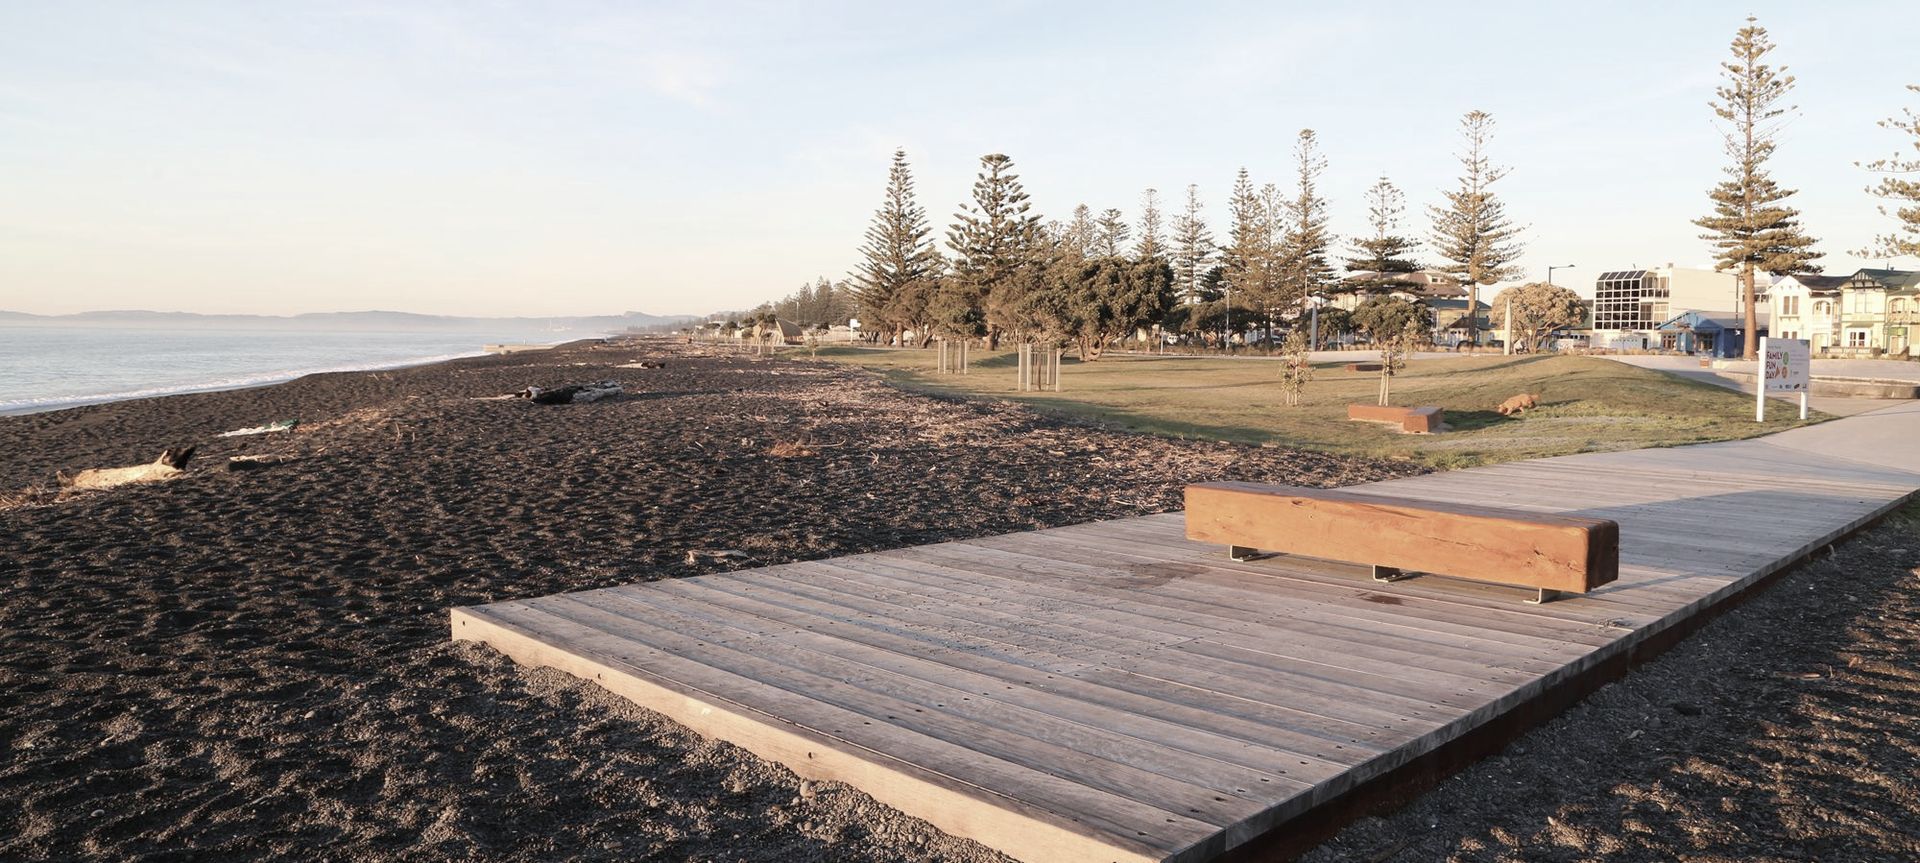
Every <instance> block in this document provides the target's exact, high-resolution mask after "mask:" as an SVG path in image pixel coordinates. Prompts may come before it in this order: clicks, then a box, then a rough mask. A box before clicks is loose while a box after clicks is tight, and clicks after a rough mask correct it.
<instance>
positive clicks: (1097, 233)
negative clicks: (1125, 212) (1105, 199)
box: [1093, 209, 1133, 258]
mask: <svg viewBox="0 0 1920 863" xmlns="http://www.w3.org/2000/svg"><path fill="white" fill-rule="evenodd" d="M1093 227H1094V231H1093V237H1094V240H1093V251H1094V254H1096V255H1099V256H1100V257H1103V258H1118V257H1121V256H1122V255H1125V254H1126V253H1127V238H1128V237H1131V236H1133V228H1131V227H1129V226H1128V225H1127V220H1126V217H1125V216H1122V215H1120V211H1119V210H1111V209H1110V210H1107V211H1105V212H1103V213H1101V214H1100V220H1099V221H1097V222H1095V223H1094V226H1093Z"/></svg>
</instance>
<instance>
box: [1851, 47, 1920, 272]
mask: <svg viewBox="0 0 1920 863" xmlns="http://www.w3.org/2000/svg"><path fill="white" fill-rule="evenodd" d="M1907 89H1909V90H1912V91H1913V92H1915V93H1920V85H1915V84H1908V85H1907ZM1880 126H1881V128H1885V129H1892V130H1894V131H1896V132H1900V133H1903V134H1905V135H1906V136H1907V138H1908V141H1907V143H1908V144H1911V145H1913V148H1914V149H1915V150H1920V112H1915V111H1914V110H1913V109H1912V108H1904V109H1902V110H1901V116H1899V117H1890V118H1888V119H1885V120H1881V121H1880ZM1861 167H1863V168H1866V169H1867V170H1869V171H1874V172H1876V173H1881V174H1886V175H1888V176H1885V177H1881V178H1880V182H1879V183H1877V184H1875V185H1873V186H1869V187H1867V194H1869V195H1872V196H1874V197H1876V198H1880V199H1882V200H1887V201H1895V202H1898V203H1899V204H1904V205H1905V206H1898V207H1896V209H1895V210H1894V211H1893V212H1892V213H1888V212H1887V208H1886V207H1885V206H1884V205H1883V206H1881V207H1880V213H1881V214H1882V215H1890V216H1892V217H1893V218H1894V219H1895V220H1897V221H1898V222H1899V224H1898V226H1897V227H1895V228H1894V231H1893V233H1891V234H1888V235H1886V236H1884V237H1875V238H1873V245H1872V246H1870V247H1868V248H1867V249H1864V250H1862V251H1860V252H1858V253H1857V254H1858V255H1860V257H1863V258H1877V257H1882V256H1884V257H1889V258H1892V257H1899V256H1901V255H1912V256H1915V257H1920V179H1909V178H1908V177H1907V176H1906V175H1910V174H1920V159H1903V158H1901V157H1900V153H1899V152H1898V151H1896V152H1895V153H1894V154H1893V155H1892V156H1890V157H1888V158H1885V159H1879V160H1876V161H1873V162H1868V163H1867V164H1865V165H1862V166H1861Z"/></svg>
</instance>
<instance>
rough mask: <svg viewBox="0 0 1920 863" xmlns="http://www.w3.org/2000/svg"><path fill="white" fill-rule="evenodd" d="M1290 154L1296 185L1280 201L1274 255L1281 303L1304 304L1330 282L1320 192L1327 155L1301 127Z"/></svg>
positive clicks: (1330, 264) (1329, 234)
mask: <svg viewBox="0 0 1920 863" xmlns="http://www.w3.org/2000/svg"><path fill="white" fill-rule="evenodd" d="M1293 155H1294V162H1295V170H1296V171H1297V175H1296V177H1295V182H1296V184H1297V186H1296V188H1295V190H1294V196H1293V198H1291V199H1289V200H1287V201H1286V202H1284V203H1283V204H1282V205H1281V208H1282V209H1281V219H1282V221H1283V223H1284V224H1283V225H1282V229H1281V237H1280V251H1279V255H1278V257H1279V259H1280V260H1281V262H1282V267H1283V279H1282V281H1283V282H1284V283H1285V289H1284V291H1283V296H1282V305H1283V306H1284V307H1287V308H1296V307H1298V308H1304V303H1305V301H1306V298H1308V297H1312V296H1317V295H1319V294H1320V293H1321V292H1322V291H1324V290H1326V289H1327V288H1328V287H1329V286H1331V285H1332V284H1333V283H1334V279H1335V276H1334V270H1333V262H1332V261H1331V260H1330V259H1329V251H1330V249H1331V248H1332V247H1333V232H1332V231H1331V230H1329V229H1328V227H1327V223H1328V221H1329V220H1328V216H1327V199H1326V198H1325V197H1323V196H1321V194H1320V175H1321V174H1322V173H1324V172H1325V171H1326V170H1327V158H1326V156H1324V155H1322V154H1321V153H1320V139H1319V136H1317V135H1315V134H1314V132H1313V130H1312V129H1301V130H1300V137H1299V139H1298V140H1296V141H1295V142H1294V147H1293Z"/></svg>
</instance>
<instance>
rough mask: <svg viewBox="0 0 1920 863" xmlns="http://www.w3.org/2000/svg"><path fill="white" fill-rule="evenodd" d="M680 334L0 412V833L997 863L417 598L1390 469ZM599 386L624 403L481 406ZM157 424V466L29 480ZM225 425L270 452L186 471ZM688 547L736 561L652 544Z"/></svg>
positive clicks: (76, 845) (147, 855)
mask: <svg viewBox="0 0 1920 863" xmlns="http://www.w3.org/2000/svg"><path fill="white" fill-rule="evenodd" d="M701 353H702V352H701V351H700V349H697V348H689V347H669V346H666V345H659V344H655V345H643V346H639V347H632V348H601V347H593V346H585V345H581V346H574V347H569V348H565V349H560V350H555V351H549V352H543V353H538V354H523V355H513V356H505V357H491V358H479V359H472V360H461V361H456V362H452V363H445V364H439V365H434V366H426V367H420V368H415V369H406V370H398V371H389V372H371V373H351V374H333V375H316V376H313V377H309V378H303V379H301V380H298V381H293V382H290V383H287V384H283V385H280V386H274V387H263V388H258V389H248V390H237V391H231V392H223V393H207V394H197V395H185V396H176V397H171V398H164V399H150V400H142V401H132V402H122V403H116V404H110V405H99V406H93V407H84V408H76V409H73V410H66V411H58V412H52V413H44V414H34V415H28V416H15V417H0V452H6V453H7V454H8V457H7V458H6V459H5V460H4V461H0V493H5V497H4V498H0V745H3V746H4V747H5V750H6V753H7V758H6V761H5V762H4V764H0V859H5V860H62V861H64V860H126V859H145V860H170V859H178V860H229V859H269V858H270V859H327V860H355V861H361V860H374V861H384V860H632V859H642V860H690V859H691V860H767V861H776V860H777V861H794V860H900V861H908V860H949V861H986V860H999V859H1004V858H1000V857H999V856H998V855H996V854H994V853H993V852H990V851H988V850H986V849H984V848H982V847H981V846H979V845H976V844H973V843H970V842H963V841H960V840H956V839H953V838H951V837H947V836H945V835H943V834H941V833H939V832H937V831H935V830H933V829H932V828H930V827H928V826H927V825H926V824H924V823H923V822H920V821H917V820H915V819H910V818H907V817H905V816H903V815H901V814H899V813H897V812H895V811H893V810H891V809H888V808H886V807H883V806H880V805H878V804H876V803H874V802H873V801H872V800H871V799H869V798H867V797H866V796H865V795H863V794H860V793H858V792H856V791H853V790H852V789H850V788H847V787H845V786H841V785H837V784H827V785H820V784H815V783H807V782H802V781H800V780H799V779H798V778H797V777H795V776H794V775H793V774H792V773H790V772H788V771H787V770H786V769H785V768H782V767H780V766H778V765H773V764H769V763H767V762H764V761H761V760H759V759H757V758H754V757H753V756H751V755H749V754H747V753H746V752H744V751H742V750H739V749H736V748H734V747H732V746H729V745H726V744H722V743H715V742H712V741H707V740H702V739H700V738H698V737H697V736H695V735H693V734H692V733H690V732H688V731H686V730H685V729H683V728H681V727H679V726H677V725H675V724H673V723H671V722H668V721H666V720H664V719H662V718H661V717H659V716H658V715H656V714H653V713H650V712H648V711H645V710H642V709H640V708H638V707H635V706H633V705H631V704H629V703H627V702H625V701H623V700H621V699H618V698H615V697H613V696H610V695H607V694H605V693H604V692H603V691H601V690H599V689H597V688H596V687H593V686H590V685H587V684H584V683H581V682H579V681H576V680H574V679H573V678H570V677H566V676H563V675H560V674H557V673H554V672H550V671H534V670H528V669H523V668H520V667H518V666H515V665H514V664H512V663H511V662H509V661H507V660H506V659H504V658H503V657H501V656H500V655H498V654H496V653H494V652H492V651H491V650H488V649H486V648H481V647H477V646H474V645H471V644H461V645H455V644H452V643H450V642H449V641H448V639H447V631H446V627H447V622H446V620H447V619H446V609H447V608H448V607H450V606H456V605H470V604H477V603H484V602H491V601H496V600H502V599H509V598H514V597H524V596H537V595H544V594H549V593H555V592H560V591H569V590H583V589H590V588H597V587H606V586H611V585H616V584H623V583H631V582H636V581H644V580H649V579H659V578H673V577H680V576H686V575H692V574H697V573H702V572H709V571H714V570H717V569H726V568H737V567H741V566H754V565H763V564H769V563H779V562H785V561H790V560H799V559H808V558H819V557H826V556H832V555H843V554H851V553H856V552H863V551H871V550H876V549H882V548H893V547H899V546H905V545H915V544H921V543H928V542H935V541H940V540H947V539H956V538H962V537H971V536H980V535H986V534H994V533H1004V532H1009V531H1017V530H1027V529H1032V528H1039V527H1049V526H1057V525H1063V524H1071V523H1076V522H1084V521H1090V520H1094V519H1103V518H1113V517H1119V516H1128V515H1136V514H1142V513H1148V512H1158V511H1165V510H1168V509H1172V508H1177V507H1178V506H1179V500H1180V488H1181V486H1182V485H1183V484H1184V483H1186V482H1188V481H1193V480H1204V479H1215V478H1225V477H1227V476H1228V475H1229V474H1231V475H1234V476H1240V477H1246V478H1254V479H1264V480H1270V481H1276V482H1291V483H1297V484H1308V485H1323V486H1330V485H1342V484H1348V483H1354V482H1363V481H1368V480H1374V479H1382V478H1387V477H1392V476H1399V475H1405V474H1408V473H1413V472H1416V471H1417V469H1416V468H1413V467H1410V466H1407V465H1396V464H1382V463H1377V462H1368V461H1364V460H1355V459H1348V458H1343V457H1337V456H1330V455H1324V454H1318V453H1305V452H1292V451H1287V450H1280V449H1265V448H1248V447H1243V446H1235V445H1228V444H1217V443H1209V442H1200V441H1175V440H1168V439H1164V438H1156V437H1149V436H1145V435H1137V434H1127V433H1120V432H1113V431H1106V430H1099V429H1090V428H1084V427H1077V426H1072V425H1067V424H1064V423H1062V422H1059V421H1057V420H1052V419H1047V418H1044V417H1040V416H1037V415H1035V414H1033V413H1031V412H1030V411H1027V410H1026V409H1024V408H1020V407H1017V406H1011V405H1002V404H980V403H964V402H951V401H942V400H938V399H934V398H929V397H926V396H921V395H911V394H907V393H902V392H900V391H898V390H894V389H892V388H889V387H887V386H886V385H884V384H883V383H882V382H881V381H880V380H879V379H878V378H876V377H874V376H872V375H870V374H868V373H865V372H862V371H859V370H855V369H849V368H846V367H843V366H836V365H829V364H812V363H802V362H793V361H787V360H769V361H760V360H754V359H750V358H743V357H733V356H703V355H701ZM637 359H664V360H665V361H666V363H667V365H666V367H665V368H663V369H634V368H622V367H621V366H622V365H623V364H626V363H630V362H632V361H634V360H637ZM606 378H611V379H615V380H619V381H622V382H623V383H624V384H625V385H627V387H628V388H629V390H630V391H631V392H632V395H630V396H627V397H624V398H620V399H616V400H608V401H602V402H596V403H593V404H585V405H566V406H541V405H535V404H532V403H530V402H528V401H525V400H507V401H498V400H486V398H485V397H489V396H495V395H499V394H503V393H510V392H513V391H515V390H518V389H521V388H522V387H525V386H527V385H528V384H543V385H551V384H560V383H570V382H572V383H578V382H587V381H594V380H599V379H606ZM288 418H297V419H300V420H301V421H302V424H301V426H300V427H299V429H298V430H296V431H294V432H291V433H280V434H269V435H260V436H254V437H237V438H220V437H217V435H218V433H220V432H222V431H225V430H229V429H236V428H241V427H249V426H255V425H259V424H262V423H265V422H270V421H274V420H280V419H288ZM183 445H198V446H199V447H200V451H199V454H198V455H197V456H196V461H194V462H193V463H190V464H189V466H188V467H189V470H188V472H187V475H186V476H185V477H183V478H181V479H177V480H173V481H171V482H166V483H160V484H153V485H145V486H127V487H122V488H118V489H113V490H108V491H100V492H90V493H77V494H76V493H62V492H61V491H59V490H58V489H57V488H56V487H54V486H53V484H52V479H53V477H54V475H55V474H56V473H58V472H73V471H76V470H79V469H84V468H90V467H103V466H120V465H131V464H138V463H142V462H147V461H150V460H152V459H153V457H154V456H155V455H156V454H158V452H159V451H160V450H161V449H162V448H165V447H171V446H183ZM242 454H249V455H261V456H274V457H280V458H285V459H287V461H285V462H284V463H281V464H278V465H275V466H272V467H267V468H264V469H260V470H253V471H247V472H230V471H227V470H225V469H224V463H225V461H226V459H227V458H228V457H230V456H233V455H242ZM719 549H731V550H737V551H739V552H742V553H744V555H746V557H745V558H744V559H734V558H713V557H705V556H700V557H696V558H695V560H694V562H692V563H689V560H688V557H687V553H688V552H689V551H703V550H704V551H710V550H719Z"/></svg>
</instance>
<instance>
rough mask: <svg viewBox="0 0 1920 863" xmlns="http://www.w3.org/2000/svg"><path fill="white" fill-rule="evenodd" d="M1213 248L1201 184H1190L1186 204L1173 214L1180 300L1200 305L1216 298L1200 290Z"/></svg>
mask: <svg viewBox="0 0 1920 863" xmlns="http://www.w3.org/2000/svg"><path fill="white" fill-rule="evenodd" d="M1213 251H1214V250H1213V232H1212V231H1209V230H1207V219H1206V215H1205V211H1204V210H1203V209H1202V208H1201V204H1200V187H1199V186H1196V185H1188V186H1187V206H1186V208H1185V209H1184V210H1181V211H1180V215H1178V216H1175V217H1173V289H1174V292H1175V293H1177V294H1178V295H1179V297H1180V302H1182V303H1186V304H1188V305H1197V304H1199V303H1203V302H1207V301H1209V300H1211V299H1213V298H1212V297H1209V296H1207V295H1206V293H1205V292H1204V291H1202V290H1201V288H1202V280H1203V279H1205V277H1206V275H1207V270H1209V269H1211V268H1212V266H1213Z"/></svg>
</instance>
